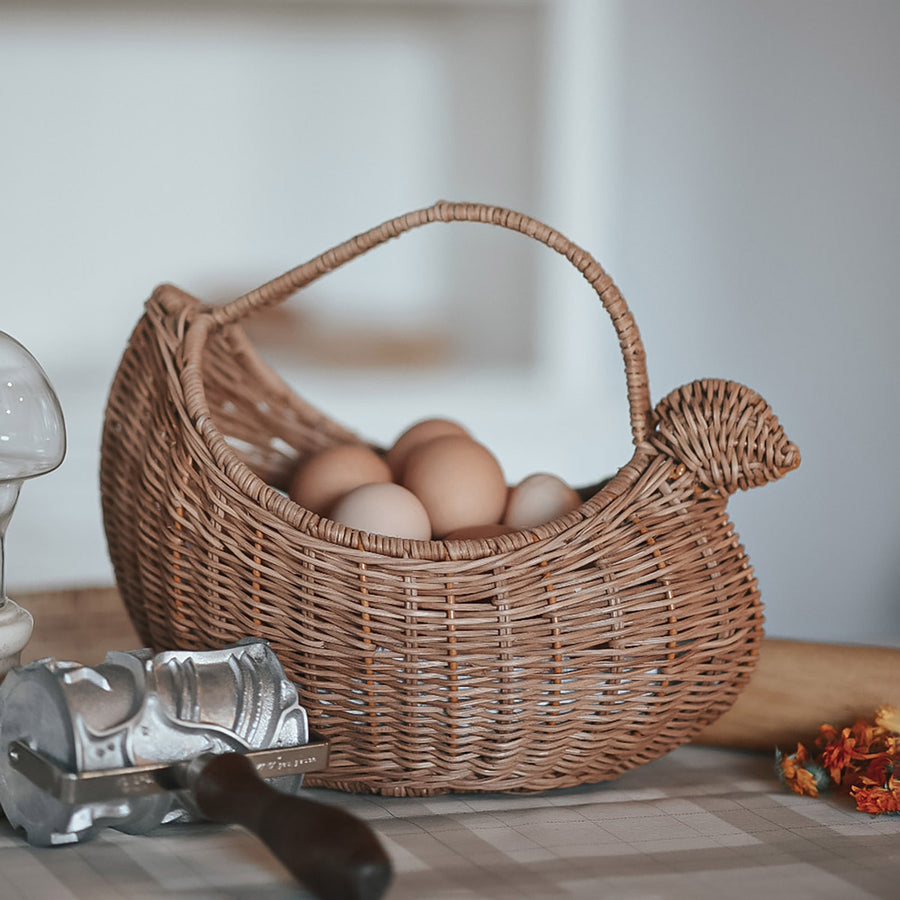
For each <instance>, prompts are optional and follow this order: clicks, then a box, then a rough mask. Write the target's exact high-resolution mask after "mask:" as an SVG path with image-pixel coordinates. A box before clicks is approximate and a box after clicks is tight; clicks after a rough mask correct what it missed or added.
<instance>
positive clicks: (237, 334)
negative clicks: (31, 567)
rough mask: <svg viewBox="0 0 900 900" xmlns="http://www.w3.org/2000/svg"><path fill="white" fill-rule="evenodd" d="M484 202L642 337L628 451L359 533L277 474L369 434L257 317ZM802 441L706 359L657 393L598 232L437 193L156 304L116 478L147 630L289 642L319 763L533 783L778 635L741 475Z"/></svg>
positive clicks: (170, 644)
mask: <svg viewBox="0 0 900 900" xmlns="http://www.w3.org/2000/svg"><path fill="white" fill-rule="evenodd" d="M440 221H442V222H451V221H467V222H481V223H487V224H490V225H494V226H500V227H503V228H508V229H511V230H513V231H519V232H521V233H523V234H525V235H527V236H529V237H531V238H534V239H535V240H537V241H540V242H541V243H543V244H546V245H547V246H548V247H550V248H551V249H553V250H555V251H557V252H558V253H561V254H563V255H565V256H566V257H567V258H568V259H569V260H570V261H571V263H572V264H573V265H574V266H575V268H576V269H578V270H579V271H580V272H581V273H582V275H583V276H584V277H585V278H586V279H587V281H588V282H589V283H590V284H591V286H592V287H593V288H594V290H595V291H596V292H597V294H598V295H599V297H600V300H601V301H602V303H603V306H604V307H605V309H606V310H607V312H608V313H609V315H610V318H611V320H612V323H613V326H614V327H615V329H616V332H617V334H618V337H619V342H620V346H621V350H622V354H623V357H624V362H625V372H626V392H627V399H628V404H629V410H630V420H631V430H632V434H633V443H634V448H635V449H634V455H633V456H632V458H631V460H630V461H628V462H627V463H626V464H625V465H624V466H623V467H622V468H621V469H620V470H619V471H618V472H617V473H616V474H615V476H614V477H612V478H611V479H609V480H607V481H606V482H603V483H601V484H600V485H599V486H597V487H596V488H585V489H584V490H583V491H582V497H583V499H584V503H583V505H582V506H581V507H580V508H578V509H577V510H576V511H574V512H571V513H569V514H567V515H566V516H564V517H562V518H560V519H558V520H555V521H552V522H550V523H548V524H546V525H542V526H540V527H536V528H531V529H528V530H526V531H520V532H516V533H513V534H508V535H504V536H501V537H496V538H490V539H483V540H467V541H409V540H401V539H397V538H390V537H385V536H380V535H373V534H367V533H360V532H358V531H355V530H353V529H349V528H346V527H344V526H342V525H339V524H337V523H335V522H333V521H330V520H328V519H325V518H322V517H319V516H317V515H315V514H314V513H312V512H310V511H308V510H305V509H303V508H301V507H299V506H298V505H296V504H295V503H293V502H292V501H290V500H289V499H287V498H286V497H285V496H284V495H283V494H282V493H281V492H280V491H278V490H276V489H275V488H277V487H279V486H283V485H284V484H285V483H286V480H287V478H288V475H289V473H290V472H291V470H292V469H293V468H294V466H295V465H296V463H297V460H298V458H303V457H304V456H306V455H308V454H310V453H312V452H314V451H315V450H318V449H319V448H322V447H324V446H327V445H330V444H332V443H334V442H337V441H352V440H362V439H361V438H360V437H358V436H357V435H356V434H354V433H353V432H352V431H349V430H347V429H345V428H344V427H342V426H341V425H339V424H337V423H336V422H334V421H332V420H331V419H330V418H329V417H328V416H327V415H325V414H323V413H322V412H319V411H317V410H316V409H314V408H312V407H311V406H310V405H309V404H307V403H306V402H304V401H303V400H302V399H300V398H299V397H298V396H296V394H295V393H294V392H292V390H291V389H290V388H289V387H288V386H287V385H286V384H285V383H284V382H283V381H282V380H281V379H280V378H279V377H278V376H277V375H276V374H275V373H274V372H273V371H272V370H271V369H270V368H269V367H267V366H266V365H265V364H263V363H262V361H261V360H260V358H259V357H258V356H257V354H256V352H255V351H254V349H253V347H252V346H251V343H250V341H249V339H248V338H247V336H246V334H245V333H244V331H243V329H242V328H241V327H240V324H239V323H240V321H241V320H242V319H244V318H245V317H248V316H251V315H252V314H253V313H254V312H256V311H257V310H261V309H263V308H264V307H268V306H272V305H274V304H277V303H279V302H281V301H282V300H283V299H285V298H286V297H288V296H289V295H291V294H292V293H294V292H295V291H296V290H297V289H299V288H301V287H303V286H305V285H307V284H309V283H311V282H312V281H314V280H315V279H317V278H318V277H320V276H321V275H323V274H325V273H327V272H328V271H330V270H332V269H334V268H336V267H338V266H340V265H342V264H344V263H345V262H347V261H349V260H351V259H353V258H354V257H356V256H359V255H360V254H362V253H364V252H366V251H367V250H369V249H371V248H373V247H375V246H377V245H378V244H381V243H383V242H384V241H386V240H388V239H389V238H392V237H395V236H397V235H399V234H401V233H403V232H405V231H407V230H409V229H411V228H415V227H418V226H420V225H424V224H426V223H431V222H440ZM798 464H799V453H798V452H797V449H796V447H794V445H793V444H790V443H789V442H788V441H787V439H786V438H785V436H784V433H783V432H782V430H781V428H780V427H779V425H778V421H777V419H776V418H775V416H774V415H773V414H772V412H771V410H770V409H769V407H768V406H767V405H766V403H765V402H764V401H763V400H762V399H761V398H760V397H759V396H758V395H757V394H755V393H754V392H753V391H751V390H749V389H748V388H745V387H743V386H741V385H738V384H734V383H731V382H725V381H717V380H706V381H698V382H695V383H693V384H691V385H688V386H685V387H683V388H680V389H678V390H676V391H674V392H673V393H672V394H670V395H669V396H668V397H666V398H665V399H664V400H663V401H662V402H660V403H659V404H658V405H657V406H656V408H655V409H654V408H652V407H651V405H650V400H649V389H648V384H647V376H646V363H645V358H644V351H643V347H642V344H641V340H640V336H639V334H638V331H637V328H636V326H635V324H634V321H633V319H632V316H631V313H630V312H629V310H628V308H627V306H626V304H625V301H624V300H623V299H622V297H621V295H620V294H619V292H618V290H617V289H616V287H615V285H614V284H613V282H612V280H611V279H610V278H609V276H607V275H606V274H605V272H604V271H603V269H602V268H601V267H600V266H599V265H598V264H597V263H596V262H595V261H594V260H593V259H592V258H591V256H589V255H588V254H587V253H586V252H584V251H583V250H581V249H579V248H578V247H577V246H575V245H574V244H572V243H571V242H570V241H569V240H567V239H566V238H564V237H563V236H561V235H560V234H559V233H557V232H555V231H553V230H552V229H550V228H548V227H547V226H545V225H542V224H541V223H539V222H536V221H535V220H533V219H531V218H528V217H527V216H524V215H521V214H518V213H513V212H510V211H508V210H504V209H500V208H496V207H488V206H483V205H479V204H450V203H438V204H436V205H435V206H433V207H431V208H428V209H423V210H419V211H416V212H413V213H410V214H409V215H406V216H402V217H400V218H397V219H394V220H392V221H389V222H386V223H384V224H382V225H380V226H379V227H377V228H374V229H372V230H371V231H369V232H366V233H364V234H361V235H359V236H357V237H355V238H353V239H352V240H350V241H348V242H346V243H344V244H341V245H339V246H337V247H335V248H333V249H332V250H330V251H328V252H326V253H324V254H322V255H321V256H318V257H316V258H315V259H313V260H312V261H310V262H308V263H306V264H305V265H303V266H300V267H298V268H297V269H294V270H292V271H290V272H288V273H287V274H285V275H283V276H281V277H280V278H277V279H275V280H274V281H272V282H269V283H268V284H266V285H264V286H262V287H261V288H259V289H257V290H255V291H252V292H251V293H249V294H246V295H245V296H243V297H240V298H238V299H237V300H235V301H233V302H232V303H229V304H227V305H222V306H216V307H209V306H205V305H203V304H201V303H200V302H199V301H198V300H196V299H194V298H193V297H190V296H189V295H187V294H185V293H183V292H182V291H180V290H178V289H177V288H174V287H172V286H168V285H166V286H162V287H160V288H159V289H157V291H156V292H155V293H154V295H153V297H152V298H151V299H150V300H149V301H148V302H147V304H146V311H145V314H144V315H143V316H142V318H141V319H140V321H139V323H138V325H137V327H136V329H135V331H134V333H133V335H132V337H131V339H130V342H129V345H128V347H127V349H126V351H125V353H124V356H123V359H122V362H121V365H120V367H119V370H118V372H117V374H116V377H115V380H114V383H113V385H112V388H111V393H110V397H109V403H108V407H107V412H106V420H105V425H104V432H103V441H102V459H101V492H102V503H103V515H104V523H105V529H106V535H107V539H108V544H109V551H110V555H111V558H112V562H113V565H114V569H115V574H116V578H117V582H118V586H119V589H120V591H121V594H122V597H123V599H124V602H125V604H126V606H127V609H128V611H129V614H130V616H131V619H132V621H133V622H134V625H135V626H136V628H137V630H138V632H139V634H140V636H141V639H142V640H143V641H145V642H146V644H147V645H148V646H151V647H153V648H154V649H157V650H162V649H175V648H181V649H193V648H206V647H219V646H222V645H225V644H228V643H230V642H233V641H235V640H238V639H240V638H242V637H245V636H247V635H257V636H260V637H263V638H265V639H266V640H268V641H269V642H270V643H271V646H272V648H273V649H274V650H275V651H276V653H277V654H278V656H279V658H280V659H281V661H282V663H283V665H284V667H285V669H286V671H287V672H288V674H289V676H290V677H291V678H292V679H293V680H294V681H296V683H297V685H298V689H299V692H300V699H301V703H303V704H304V705H305V707H306V709H307V711H308V713H309V718H310V727H311V728H312V729H313V730H314V731H316V732H318V733H319V734H321V735H322V736H323V737H325V738H327V739H328V740H329V742H330V744H331V749H332V757H331V758H332V765H331V766H330V768H329V770H328V771H327V772H323V773H317V774H316V775H314V776H310V777H309V779H308V783H312V784H317V785H324V786H330V787H337V788H341V789H345V790H352V791H365V792H377V793H382V794H392V795H428V794H437V793H443V792H447V791H497V790H503V791H513V790H515V791H539V790H544V789H547V788H556V787H567V786H572V785H577V784H580V783H585V782H595V781H601V780H604V779H610V778H613V777H615V776H617V775H619V774H621V773H622V772H623V771H625V770H627V769H630V768H633V767H635V766H637V765H639V764H641V763H643V762H646V761H648V760H650V759H653V758H655V757H658V756H661V755H662V754H664V753H666V752H668V751H670V750H672V749H674V748H675V747H677V746H678V745H680V744H683V743H685V742H687V741H688V740H690V739H691V737H692V736H694V735H695V734H697V733H698V732H699V731H700V730H701V729H702V728H703V727H704V726H705V725H707V724H708V723H710V722H712V721H713V720H714V719H716V718H717V717H718V716H719V715H720V714H721V713H723V712H724V711H725V710H726V709H728V707H729V706H730V705H731V704H732V703H733V701H734V699H735V698H736V696H737V694H738V692H739V691H740V690H741V688H742V687H743V686H744V684H746V682H747V679H748V678H749V676H750V674H751V672H752V670H753V667H754V664H755V660H756V655H757V649H758V644H759V640H760V638H761V636H762V621H763V617H762V609H761V605H760V599H759V592H758V589H757V584H756V580H755V578H754V576H753V571H752V569H751V567H750V565H749V562H748V560H747V557H746V555H745V553H744V550H743V548H742V547H741V546H740V544H739V542H738V538H737V536H736V535H735V533H734V530H733V527H732V525H731V523H730V522H729V520H728V517H727V514H726V511H725V506H726V501H727V499H728V495H729V494H730V493H731V492H732V491H734V490H735V489H737V488H739V487H740V488H746V487H751V486H754V485H758V484H762V483H764V482H767V481H771V480H774V479H776V478H778V477H780V476H781V475H782V474H784V473H785V472H786V471H788V470H789V469H791V468H793V467H795V466H796V465H798Z"/></svg>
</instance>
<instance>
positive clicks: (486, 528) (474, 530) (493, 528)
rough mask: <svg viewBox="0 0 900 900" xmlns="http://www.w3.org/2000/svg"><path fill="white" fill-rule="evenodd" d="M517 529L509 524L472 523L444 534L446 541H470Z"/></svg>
mask: <svg viewBox="0 0 900 900" xmlns="http://www.w3.org/2000/svg"><path fill="white" fill-rule="evenodd" d="M515 530H516V529H515V528H510V527H509V525H500V524H499V523H498V524H496V525H470V526H469V527H468V528H457V529H456V531H451V532H450V534H448V535H445V536H444V540H445V541H470V540H479V539H480V538H489V537H497V536H498V535H501V534H512V533H513V532H514V531H515Z"/></svg>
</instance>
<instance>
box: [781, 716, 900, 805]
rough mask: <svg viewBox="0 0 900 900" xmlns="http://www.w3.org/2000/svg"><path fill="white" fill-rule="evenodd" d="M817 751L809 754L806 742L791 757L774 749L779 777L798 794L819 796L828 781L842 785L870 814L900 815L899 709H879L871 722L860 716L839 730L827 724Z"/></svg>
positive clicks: (817, 744)
mask: <svg viewBox="0 0 900 900" xmlns="http://www.w3.org/2000/svg"><path fill="white" fill-rule="evenodd" d="M816 747H817V748H818V751H819V752H818V754H817V755H816V756H815V758H811V757H810V754H809V751H808V750H807V749H806V747H804V746H803V744H798V745H797V751H796V752H795V753H793V754H790V755H785V754H782V753H781V751H780V750H776V751H775V754H776V761H777V763H778V766H777V771H778V775H779V777H780V778H781V780H782V781H783V782H784V784H785V785H786V786H787V787H789V788H790V789H791V790H792V791H794V792H795V793H797V794H806V795H808V796H810V797H817V796H818V795H819V792H820V791H822V790H825V789H826V788H827V787H828V785H829V781H830V782H832V783H834V784H836V785H842V786H843V788H844V790H845V791H848V793H849V794H851V795H852V796H853V797H854V798H855V800H856V805H857V809H859V810H860V811H862V812H868V813H900V781H898V780H896V779H895V778H894V772H895V771H896V770H897V766H898V764H900V709H897V708H895V707H887V706H885V707H881V708H880V709H878V710H877V711H876V712H875V715H874V717H873V722H869V721H867V720H866V719H864V718H860V719H857V720H856V721H855V722H854V723H853V725H852V726H850V727H849V728H842V729H840V730H838V729H837V728H835V727H834V726H833V725H830V724H825V725H822V726H821V727H820V728H819V734H818V736H817V738H816Z"/></svg>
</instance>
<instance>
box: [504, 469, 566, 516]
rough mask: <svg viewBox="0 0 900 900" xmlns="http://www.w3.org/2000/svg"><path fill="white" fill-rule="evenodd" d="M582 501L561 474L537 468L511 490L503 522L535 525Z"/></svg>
mask: <svg viewBox="0 0 900 900" xmlns="http://www.w3.org/2000/svg"><path fill="white" fill-rule="evenodd" d="M580 505H581V498H580V497H579V496H578V494H577V493H576V492H575V491H574V490H573V489H572V488H571V487H570V486H569V485H568V484H566V482H565V481H563V480H562V479H561V478H559V477H558V476H556V475H551V474H550V473H549V472H535V473H534V474H533V475H529V476H528V477H527V478H523V479H522V480H521V481H520V482H519V483H518V484H517V485H516V486H515V487H514V488H512V490H510V492H509V498H508V500H507V502H506V512H504V514H503V524H504V525H509V526H511V527H512V528H532V527H534V526H535V525H542V524H544V523H545V522H550V521H552V520H553V519H556V518H558V517H559V516H562V515H565V514H566V513H567V512H571V511H572V510H573V509H576V508H577V507H579V506H580Z"/></svg>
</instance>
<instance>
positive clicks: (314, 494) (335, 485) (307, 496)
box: [288, 444, 391, 516]
mask: <svg viewBox="0 0 900 900" xmlns="http://www.w3.org/2000/svg"><path fill="white" fill-rule="evenodd" d="M390 480H391V470H390V467H389V466H388V464H387V463H386V462H385V461H384V460H383V459H382V458H381V457H380V456H379V455H378V454H377V453H376V452H375V451H374V450H373V449H372V448H371V447H369V446H367V445H366V444H334V445H333V446H331V447H327V448H326V449H325V450H321V451H319V452H318V453H316V454H315V455H314V456H311V457H310V458H309V459H308V460H307V461H306V462H305V463H303V464H302V465H301V466H300V468H299V469H298V470H297V471H296V473H295V474H294V477H293V478H292V480H291V483H290V485H289V487H288V495H289V496H290V498H291V500H293V501H294V502H295V503H299V504H300V506H305V507H306V508H307V509H310V510H312V511H313V512H315V513H318V514H319V515H322V516H324V515H327V514H328V512H329V510H330V509H331V507H332V506H334V504H335V503H336V502H337V501H338V500H339V499H340V498H341V497H343V496H344V494H347V493H349V492H350V491H352V490H353V488H356V487H359V486H360V485H362V484H372V483H376V482H385V481H390Z"/></svg>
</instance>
